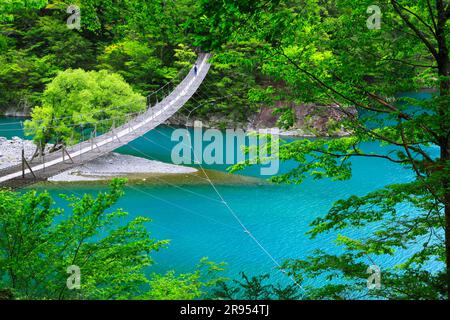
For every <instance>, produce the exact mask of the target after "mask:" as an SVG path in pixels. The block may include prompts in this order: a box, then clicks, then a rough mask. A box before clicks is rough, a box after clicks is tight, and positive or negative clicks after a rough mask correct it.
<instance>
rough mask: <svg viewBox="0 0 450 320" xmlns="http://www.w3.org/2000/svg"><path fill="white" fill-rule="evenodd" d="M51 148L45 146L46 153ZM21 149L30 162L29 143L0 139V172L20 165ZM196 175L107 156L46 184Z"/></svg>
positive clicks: (178, 168)
mask: <svg viewBox="0 0 450 320" xmlns="http://www.w3.org/2000/svg"><path fill="white" fill-rule="evenodd" d="M50 147H51V146H48V147H47V150H48V148H50ZM22 148H23V149H24V151H25V157H27V158H30V157H31V156H32V155H33V154H34V152H35V150H36V145H35V144H34V143H33V142H32V141H30V140H23V139H21V138H19V137H13V138H12V139H11V140H7V139H6V138H3V137H0V170H1V169H5V168H7V167H10V166H14V165H17V164H20V163H21V161H22ZM196 172H197V169H194V168H190V167H183V166H177V165H173V164H167V163H163V162H159V161H152V160H147V159H143V158H138V157H133V156H128V155H122V154H118V153H110V154H107V155H104V156H102V157H100V158H98V159H95V160H93V161H91V162H88V163H86V164H84V165H81V166H78V167H75V168H73V169H70V170H67V171H65V172H63V173H61V174H58V175H56V176H54V177H52V178H50V179H49V181H54V182H72V181H99V180H109V179H111V178H114V177H127V176H136V175H139V174H158V175H171V174H190V173H196Z"/></svg>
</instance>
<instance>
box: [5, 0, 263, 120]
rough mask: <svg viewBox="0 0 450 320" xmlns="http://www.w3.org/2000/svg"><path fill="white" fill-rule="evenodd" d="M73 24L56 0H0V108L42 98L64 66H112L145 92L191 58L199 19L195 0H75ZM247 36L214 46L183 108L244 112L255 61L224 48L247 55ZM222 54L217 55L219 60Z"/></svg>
mask: <svg viewBox="0 0 450 320" xmlns="http://www.w3.org/2000/svg"><path fill="white" fill-rule="evenodd" d="M71 4H75V5H78V6H79V7H80V12H81V29H80V30H77V29H69V28H68V27H67V25H66V20H68V18H69V16H70V14H68V13H67V12H66V10H67V7H68V4H67V3H65V2H64V1H59V0H55V1H52V0H50V1H22V0H20V1H9V0H6V1H5V0H1V9H0V10H1V11H0V79H1V81H0V113H1V112H4V111H6V110H8V109H10V110H18V111H22V110H25V111H28V112H29V111H30V109H31V108H33V107H35V106H42V105H43V104H44V103H45V101H43V93H44V91H45V87H46V85H48V84H49V83H50V82H51V81H52V79H53V78H54V77H55V76H56V75H57V74H58V72H61V71H65V70H67V69H83V70H85V71H93V70H95V71H99V70H107V71H109V72H111V73H118V74H120V75H121V76H122V77H123V78H124V79H125V80H126V81H127V82H128V83H129V84H130V85H131V86H132V87H133V89H134V90H135V91H136V92H137V93H139V94H141V95H143V96H147V95H148V94H150V93H151V92H153V91H154V90H156V89H158V88H159V87H161V86H162V85H164V84H165V83H167V82H168V81H169V80H172V79H174V80H176V81H177V80H179V79H178V78H179V76H178V73H179V72H180V70H182V68H186V67H190V66H191V65H192V62H193V61H194V60H195V56H196V54H195V52H194V51H195V50H198V48H196V47H193V44H194V40H193V35H192V31H193V30H195V29H196V28H198V26H197V25H196V23H197V21H200V20H201V19H200V12H199V3H198V1H194V0H181V1H165V0H158V1H143V0H139V1H131V0H130V1H128V0H127V1H119V2H117V1H111V0H110V1H108V0H78V1H73V3H71ZM254 46H255V44H252V43H249V44H248V45H247V46H246V47H244V48H241V47H239V48H234V49H233V48H230V52H227V53H225V54H222V53H220V54H218V55H217V57H216V58H217V61H218V63H217V64H216V65H215V66H214V68H213V70H212V72H211V74H210V75H209V78H208V81H207V82H206V84H205V85H204V86H203V87H202V88H201V89H200V91H199V92H198V93H197V95H196V96H195V97H194V99H195V100H192V102H190V103H189V104H188V105H186V107H185V109H184V112H185V113H188V112H189V111H190V110H192V109H194V107H196V106H198V105H203V107H202V108H199V109H198V110H196V111H195V112H197V111H198V112H199V113H201V114H203V115H208V114H211V113H219V114H222V115H223V116H225V117H228V118H230V119H231V120H233V121H245V120H246V119H247V117H248V116H249V115H250V114H251V112H252V109H251V108H250V107H251V106H253V107H254V105H255V103H253V102H250V101H251V100H250V99H249V96H248V92H249V90H250V89H255V87H256V86H255V83H256V74H257V73H256V72H252V71H255V70H256V68H255V66H253V65H241V64H240V63H238V62H236V63H232V62H231V61H230V60H229V59H228V56H229V55H231V56H240V55H246V56H250V55H251V53H252V52H254V50H255V48H254ZM221 61H222V62H221Z"/></svg>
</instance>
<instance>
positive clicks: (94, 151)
mask: <svg viewBox="0 0 450 320" xmlns="http://www.w3.org/2000/svg"><path fill="white" fill-rule="evenodd" d="M209 57H210V55H209V54H206V53H202V54H200V55H199V56H198V59H197V61H196V68H192V69H191V70H190V72H189V73H188V74H187V76H186V77H185V78H184V79H183V80H182V81H181V82H180V84H178V85H177V86H176V87H175V89H174V90H173V91H171V92H170V93H169V94H168V95H166V96H164V97H163V99H162V100H161V101H160V102H156V104H155V105H152V104H151V103H148V105H147V109H146V110H145V111H144V112H142V113H140V114H138V115H135V116H133V117H132V118H130V120H129V121H127V122H126V123H125V124H123V125H121V126H119V127H117V128H115V126H113V127H112V128H111V129H110V130H109V131H108V132H106V133H104V134H101V135H98V136H97V135H94V136H93V135H91V137H90V138H89V139H88V140H85V141H82V142H80V143H78V144H75V145H72V146H70V147H67V148H66V147H64V148H62V149H61V150H58V151H56V152H53V153H50V154H47V155H45V156H44V155H41V157H38V158H32V159H25V156H24V154H23V151H22V163H21V164H18V165H15V166H11V167H8V168H6V169H3V170H0V187H10V188H19V187H23V186H26V185H30V184H33V183H36V182H38V181H45V180H47V179H48V178H49V177H52V176H54V175H56V174H58V173H60V172H63V171H65V170H68V169H70V168H73V167H75V166H79V165H81V164H83V163H86V162H89V161H91V160H94V159H96V158H98V157H100V156H102V155H105V154H107V153H109V152H112V151H114V150H115V149H117V148H119V147H122V146H124V145H126V144H128V143H129V142H131V141H133V140H135V139H137V138H139V137H141V136H143V135H144V134H145V133H147V132H149V131H150V130H153V129H154V128H156V127H158V126H159V125H161V124H163V123H164V122H165V121H166V120H168V119H169V118H170V117H171V116H172V115H174V114H175V113H176V112H177V111H178V110H180V109H181V108H182V107H183V106H184V105H185V103H186V102H187V101H188V100H189V99H190V98H191V97H192V96H193V95H194V94H195V93H196V91H197V90H198V88H199V87H200V85H201V84H202V82H203V80H204V79H205V78H206V75H207V74H208V71H209V68H210V64H209V63H208V59H209ZM163 88H164V87H163Z"/></svg>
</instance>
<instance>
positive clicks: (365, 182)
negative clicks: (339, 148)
mask: <svg viewBox="0 0 450 320" xmlns="http://www.w3.org/2000/svg"><path fill="white" fill-rule="evenodd" d="M0 123H1V124H2V125H0V136H8V137H11V136H13V135H18V136H22V134H21V132H20V124H19V123H17V119H5V118H4V119H0ZM6 128H7V129H8V130H6ZM14 129H17V131H15V133H14V134H12V133H13V130H14ZM2 130H3V133H2ZM173 130H174V128H170V127H166V126H162V127H159V128H157V130H154V131H152V132H150V133H148V134H146V136H145V138H139V139H138V140H135V141H134V142H132V143H131V144H130V145H128V146H125V147H123V148H121V149H119V150H118V151H119V152H121V153H124V154H131V155H136V156H143V157H146V158H148V159H157V160H161V161H166V162H170V161H171V150H172V147H173V146H174V145H175V144H176V143H177V142H173V141H171V134H172V132H173ZM381 148H382V147H380V146H378V145H377V144H373V143H367V144H365V145H364V146H363V149H364V150H365V151H366V152H375V151H380V149H381ZM352 162H353V177H352V178H351V179H350V180H348V181H343V182H331V181H329V180H320V181H314V180H307V181H305V182H304V183H303V184H301V185H274V184H267V183H265V182H264V180H262V179H264V178H266V177H260V176H259V168H250V169H247V170H245V171H244V172H243V174H244V175H248V176H252V177H255V178H261V180H256V181H251V182H249V183H246V184H233V183H232V184H230V183H218V185H217V186H216V188H217V190H218V192H219V193H220V194H221V196H222V197H223V199H225V200H226V202H227V203H228V205H229V206H230V208H232V210H233V211H234V213H235V214H236V216H237V217H238V218H239V219H240V220H241V221H242V223H243V224H244V225H245V226H246V227H247V228H248V230H250V231H251V232H252V234H253V235H254V236H255V238H256V239H258V241H259V242H260V243H261V245H262V246H264V248H265V249H266V250H267V251H268V252H270V254H272V255H273V257H274V258H275V259H276V260H278V261H282V260H283V259H286V258H304V257H305V256H307V255H308V254H311V253H312V252H313V250H315V249H319V248H320V249H323V250H326V251H328V252H330V253H336V252H339V251H340V250H341V249H340V248H338V247H336V246H335V243H334V240H335V237H336V234H327V235H322V236H319V237H317V238H315V239H314V240H311V239H309V238H308V236H306V235H305V233H306V232H307V231H308V230H309V229H310V227H309V224H310V223H311V221H313V220H314V219H315V218H317V217H320V216H323V215H325V214H326V213H327V211H328V210H329V209H330V207H331V205H332V204H333V202H335V201H336V200H339V199H343V198H347V197H349V196H351V195H364V194H366V193H368V192H371V191H374V190H376V189H378V188H381V187H383V186H385V185H387V184H393V183H401V182H405V181H409V180H411V179H413V174H412V172H410V171H407V170H405V169H403V168H401V167H400V166H398V165H395V164H393V163H391V162H388V161H386V160H383V159H376V158H355V159H353V161H352ZM294 166H295V163H293V162H290V163H285V164H282V165H281V170H282V171H287V170H288V169H290V168H293V167H294ZM226 167H228V165H205V168H207V169H211V170H219V171H225V170H226ZM47 188H50V192H51V193H52V194H53V195H54V196H55V197H56V198H57V199H58V197H57V196H58V194H61V193H74V192H75V193H78V194H82V193H92V194H95V193H96V192H98V191H99V190H104V189H105V186H104V185H84V186H83V185H77V186H71V187H70V188H69V187H68V185H63V186H61V185H59V186H58V187H48V186H47ZM125 191H126V195H125V197H124V198H123V199H121V200H120V202H119V203H118V205H117V207H122V208H124V210H126V211H128V212H130V217H131V218H132V217H136V216H139V215H142V216H146V217H150V218H152V219H153V222H152V223H150V224H149V225H148V228H149V230H150V231H151V233H152V236H153V237H154V238H156V239H170V240H171V243H170V246H169V248H168V249H164V250H161V251H160V252H158V253H153V254H152V256H153V257H154V259H155V262H156V264H155V265H154V266H153V267H151V270H150V271H151V272H161V271H166V270H172V269H174V270H176V271H177V272H188V271H192V270H193V269H194V267H195V266H196V265H197V264H198V262H199V261H200V259H202V258H203V257H208V258H209V259H210V260H212V261H216V262H226V263H227V267H226V271H225V275H226V276H229V277H230V278H236V277H237V276H238V274H239V272H241V271H244V272H245V273H247V274H248V275H258V274H264V273H271V274H272V279H273V280H274V281H281V282H286V279H285V278H284V276H283V275H282V274H280V273H277V272H276V271H275V268H274V267H275V266H274V263H273V261H272V260H271V259H270V258H269V257H268V255H266V254H265V253H264V252H263V250H262V249H261V248H260V247H259V246H258V245H257V244H256V243H255V242H254V241H253V240H252V239H251V238H250V237H249V236H248V234H247V233H245V232H244V231H243V229H242V227H241V226H240V225H239V223H238V222H237V220H236V218H235V217H234V216H233V215H232V214H231V213H230V211H229V210H228V209H227V208H226V206H224V204H223V203H221V201H220V199H219V196H218V195H217V193H216V192H215V191H214V189H213V188H212V187H211V186H210V185H208V184H186V183H185V182H183V181H180V182H179V183H176V185H172V184H166V183H164V182H161V184H146V183H140V184H136V185H131V186H128V187H126V190H125ZM57 204H58V205H61V206H63V207H65V208H67V210H70V209H68V207H67V204H66V203H65V202H64V201H63V200H57ZM402 209H404V210H410V209H409V208H407V207H404V208H402ZM375 229H376V226H371V227H366V228H365V229H364V230H343V231H341V232H340V233H341V234H344V235H347V236H355V237H358V236H364V235H367V234H369V233H370V232H372V231H374V230H375ZM405 254H406V253H405V252H403V253H399V254H396V255H395V256H390V257H377V258H375V259H376V260H377V261H375V262H376V263H377V264H378V265H380V266H392V265H393V264H395V263H398V262H401V261H403V260H404V258H405ZM367 264H368V266H369V265H371V264H372V263H370V261H369V260H368V261H367Z"/></svg>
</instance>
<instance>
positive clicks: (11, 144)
mask: <svg viewBox="0 0 450 320" xmlns="http://www.w3.org/2000/svg"><path fill="white" fill-rule="evenodd" d="M22 147H23V149H24V150H25V157H26V158H28V159H29V158H31V157H32V156H33V154H34V152H35V151H36V145H35V144H34V143H33V141H30V140H24V139H21V138H19V137H13V138H12V139H11V140H7V139H6V138H4V137H0V170H1V169H5V168H7V167H10V166H14V165H16V164H19V163H21V162H22ZM50 147H51V146H50V145H49V146H48V147H47V150H48V148H50Z"/></svg>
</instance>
